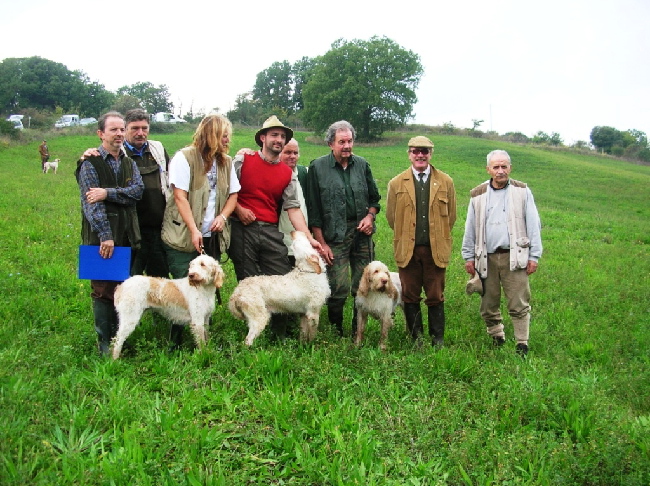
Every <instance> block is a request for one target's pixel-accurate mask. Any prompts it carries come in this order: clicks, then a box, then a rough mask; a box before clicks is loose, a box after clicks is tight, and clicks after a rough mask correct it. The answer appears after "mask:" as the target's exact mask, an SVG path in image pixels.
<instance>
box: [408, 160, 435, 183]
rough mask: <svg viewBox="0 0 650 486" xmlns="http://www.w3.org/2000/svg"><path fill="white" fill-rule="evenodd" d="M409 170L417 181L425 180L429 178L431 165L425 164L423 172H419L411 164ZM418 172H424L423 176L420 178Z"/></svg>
mask: <svg viewBox="0 0 650 486" xmlns="http://www.w3.org/2000/svg"><path fill="white" fill-rule="evenodd" d="M411 170H412V171H413V178H414V179H415V180H417V181H422V182H426V181H427V180H428V179H429V175H431V166H430V165H428V164H427V168H426V169H425V170H424V172H420V171H419V170H415V169H414V168H413V166H411ZM418 174H424V177H423V178H422V179H420V177H419V176H418Z"/></svg>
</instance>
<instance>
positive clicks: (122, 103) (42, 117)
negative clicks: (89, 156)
mask: <svg viewBox="0 0 650 486" xmlns="http://www.w3.org/2000/svg"><path fill="white" fill-rule="evenodd" d="M169 98H170V93H169V89H168V88H167V86H165V85H164V84H162V85H160V86H154V85H153V84H152V83H149V82H140V83H135V84H133V85H131V86H123V87H121V88H120V89H118V90H117V92H115V93H114V92H112V91H109V90H107V89H106V88H105V87H104V85H103V84H101V83H99V82H98V81H91V80H90V79H89V78H88V76H87V75H86V74H85V73H84V72H83V71H70V70H69V69H68V68H67V67H66V66H64V65H63V64H61V63H58V62H54V61H50V60H48V59H44V58H42V57H38V56H33V57H27V58H8V59H5V60H3V61H2V62H1V63H0V111H2V113H4V114H7V115H8V114H13V113H15V114H22V115H25V117H27V118H29V123H30V126H31V127H34V128H42V127H49V126H51V125H52V123H53V119H55V118H58V117H59V116H61V115H62V114H64V113H76V114H79V115H80V116H81V117H82V118H84V117H99V115H100V114H101V113H104V112H106V111H108V110H117V111H120V112H122V113H124V112H125V111H127V110H130V109H132V108H144V109H145V110H147V111H148V112H149V113H157V112H159V111H171V110H172V109H173V104H172V103H171V102H170V101H169Z"/></svg>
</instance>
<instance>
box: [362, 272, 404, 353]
mask: <svg viewBox="0 0 650 486" xmlns="http://www.w3.org/2000/svg"><path fill="white" fill-rule="evenodd" d="M401 304H402V283H401V282H400V279H399V274H398V273H397V272H389V271H388V267H387V266H386V265H385V264H383V263H382V262H380V261H378V260H375V261H373V262H370V263H369V264H368V265H367V266H366V268H364V269H363V274H362V275H361V280H360V281H359V290H357V296H356V298H355V305H356V308H357V335H356V337H355V339H354V344H356V345H357V346H359V345H361V343H362V342H363V333H364V332H365V330H366V324H367V323H368V316H372V317H374V318H375V319H377V320H379V321H380V322H381V336H380V338H379V348H380V349H381V350H382V351H383V350H385V349H386V339H387V338H388V330H389V329H390V328H391V326H392V325H393V315H394V314H395V308H396V307H397V306H398V305H401Z"/></svg>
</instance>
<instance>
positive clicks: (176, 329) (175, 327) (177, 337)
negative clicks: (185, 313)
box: [169, 324, 185, 353]
mask: <svg viewBox="0 0 650 486" xmlns="http://www.w3.org/2000/svg"><path fill="white" fill-rule="evenodd" d="M184 327H185V326H181V325H179V324H172V325H171V327H170V329H169V340H170V341H171V345H170V346H169V352H170V353H171V352H173V351H178V350H179V349H181V345H182V344H183V328H184Z"/></svg>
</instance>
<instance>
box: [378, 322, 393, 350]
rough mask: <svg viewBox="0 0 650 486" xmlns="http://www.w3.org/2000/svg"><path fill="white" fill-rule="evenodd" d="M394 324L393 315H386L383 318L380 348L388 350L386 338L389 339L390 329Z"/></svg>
mask: <svg viewBox="0 0 650 486" xmlns="http://www.w3.org/2000/svg"><path fill="white" fill-rule="evenodd" d="M392 325H393V319H392V318H391V317H384V318H382V320H381V335H380V336H379V349H381V350H382V351H386V340H387V339H388V330H389V329H390V328H391V327H392Z"/></svg>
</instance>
